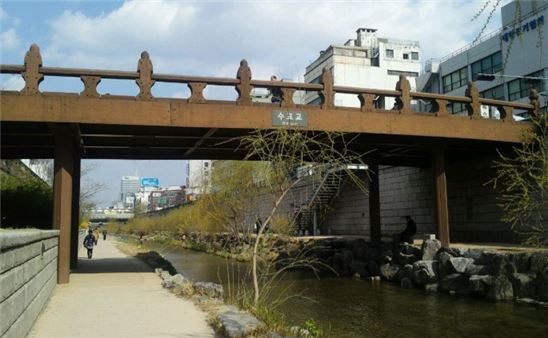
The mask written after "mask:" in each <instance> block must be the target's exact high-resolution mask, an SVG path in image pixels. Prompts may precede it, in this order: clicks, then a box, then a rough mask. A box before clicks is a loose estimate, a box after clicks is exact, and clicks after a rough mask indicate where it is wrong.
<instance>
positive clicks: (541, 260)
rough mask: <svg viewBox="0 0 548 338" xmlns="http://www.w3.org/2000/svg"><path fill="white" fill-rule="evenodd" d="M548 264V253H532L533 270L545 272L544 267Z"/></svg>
mask: <svg viewBox="0 0 548 338" xmlns="http://www.w3.org/2000/svg"><path fill="white" fill-rule="evenodd" d="M546 266H548V254H545V253H534V254H532V255H531V271H532V272H535V273H543V271H544V268H545V267H546Z"/></svg>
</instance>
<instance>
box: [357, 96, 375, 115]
mask: <svg viewBox="0 0 548 338" xmlns="http://www.w3.org/2000/svg"><path fill="white" fill-rule="evenodd" d="M358 99H359V100H360V105H361V111H362V112H364V113H366V112H371V111H374V110H375V105H374V103H373V101H374V100H375V95H373V94H366V93H361V94H360V95H358Z"/></svg>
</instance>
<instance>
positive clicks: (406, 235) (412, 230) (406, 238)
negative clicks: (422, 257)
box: [400, 216, 417, 243]
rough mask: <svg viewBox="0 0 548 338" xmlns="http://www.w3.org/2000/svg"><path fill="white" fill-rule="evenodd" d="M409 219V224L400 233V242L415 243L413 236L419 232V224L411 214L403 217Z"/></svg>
mask: <svg viewBox="0 0 548 338" xmlns="http://www.w3.org/2000/svg"><path fill="white" fill-rule="evenodd" d="M403 218H405V219H407V226H406V227H405V230H403V232H402V233H401V234H400V242H401V243H406V242H407V243H413V237H414V236H415V234H416V233H417V225H416V224H415V221H413V219H412V218H411V216H405V217H403Z"/></svg>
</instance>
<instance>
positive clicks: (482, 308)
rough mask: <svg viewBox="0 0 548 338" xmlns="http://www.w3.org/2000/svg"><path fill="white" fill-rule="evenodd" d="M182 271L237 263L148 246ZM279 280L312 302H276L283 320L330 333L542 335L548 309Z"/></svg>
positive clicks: (198, 274)
mask: <svg viewBox="0 0 548 338" xmlns="http://www.w3.org/2000/svg"><path fill="white" fill-rule="evenodd" d="M152 249H154V250H156V251H158V252H160V253H161V254H162V255H163V256H164V257H165V258H166V259H168V260H169V261H170V262H171V263H172V264H173V266H174V267H175V268H176V269H177V271H178V272H179V273H181V274H182V275H184V276H186V277H188V278H191V279H193V280H196V281H210V282H216V283H219V281H220V280H221V283H222V284H225V289H226V283H223V281H226V280H227V265H228V266H229V267H230V269H229V270H230V271H233V270H232V269H236V270H238V269H239V270H240V271H244V270H245V269H246V266H245V265H244V264H243V263H238V262H234V261H230V260H227V259H224V258H221V257H218V256H214V255H211V254H206V253H201V252H196V251H191V250H185V249H182V248H174V247H161V246H153V247H152ZM280 283H287V285H289V284H290V283H291V285H290V287H291V288H293V290H300V291H303V290H304V294H305V295H306V296H307V297H309V298H311V299H313V300H314V302H311V301H309V300H305V299H302V298H298V299H292V300H290V301H288V302H286V303H285V304H284V305H282V306H281V307H280V310H281V312H282V313H284V315H285V316H286V319H287V321H288V322H289V323H290V324H292V325H302V324H303V323H304V322H305V321H306V320H308V319H314V320H315V321H316V323H320V325H321V326H322V327H324V328H327V332H329V335H330V336H333V337H548V311H547V310H545V309H539V308H535V307H532V306H525V305H514V304H513V303H494V302H489V301H486V300H483V299H477V298H473V297H466V296H451V295H448V294H441V293H426V292H425V291H422V290H417V289H403V288H400V287H399V285H396V284H391V283H387V282H380V283H371V282H368V281H364V280H359V279H352V278H336V277H332V278H322V279H319V280H318V279H316V278H314V277H313V276H310V275H308V274H303V273H291V274H289V276H287V277H286V278H285V279H284V280H283V281H280Z"/></svg>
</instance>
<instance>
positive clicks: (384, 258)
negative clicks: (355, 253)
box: [381, 250, 394, 263]
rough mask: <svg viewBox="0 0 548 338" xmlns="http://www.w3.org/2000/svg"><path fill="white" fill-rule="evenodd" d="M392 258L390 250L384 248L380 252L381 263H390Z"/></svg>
mask: <svg viewBox="0 0 548 338" xmlns="http://www.w3.org/2000/svg"><path fill="white" fill-rule="evenodd" d="M393 259H394V254H393V253H392V250H384V251H383V252H382V254H381V263H390V262H392V260H393Z"/></svg>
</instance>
